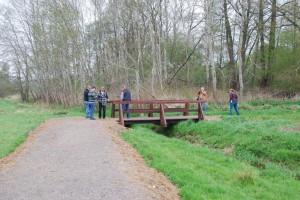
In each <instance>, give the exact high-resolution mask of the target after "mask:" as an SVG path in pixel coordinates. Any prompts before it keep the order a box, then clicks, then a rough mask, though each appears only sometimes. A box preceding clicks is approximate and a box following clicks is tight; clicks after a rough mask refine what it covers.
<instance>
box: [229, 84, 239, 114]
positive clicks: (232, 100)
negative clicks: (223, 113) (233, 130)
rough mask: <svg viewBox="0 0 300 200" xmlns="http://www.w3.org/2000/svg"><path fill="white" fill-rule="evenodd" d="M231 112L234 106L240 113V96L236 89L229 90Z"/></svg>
mask: <svg viewBox="0 0 300 200" xmlns="http://www.w3.org/2000/svg"><path fill="white" fill-rule="evenodd" d="M229 104H230V105H229V114H230V115H232V109H233V108H234V110H235V112H236V114H237V115H240V112H239V109H238V96H237V94H236V93H235V91H234V89H230V90H229Z"/></svg>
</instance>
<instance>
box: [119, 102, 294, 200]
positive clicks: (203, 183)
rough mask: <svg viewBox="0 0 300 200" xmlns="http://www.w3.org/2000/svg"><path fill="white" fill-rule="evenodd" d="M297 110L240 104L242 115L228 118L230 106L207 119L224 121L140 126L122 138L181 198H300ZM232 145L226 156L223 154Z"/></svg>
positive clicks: (213, 108) (214, 109) (212, 112)
mask: <svg viewBox="0 0 300 200" xmlns="http://www.w3.org/2000/svg"><path fill="white" fill-rule="evenodd" d="M299 108H300V104H299V102H282V101H281V102H280V101H278V102H277V101H276V102H272V101H270V102H266V103H263V102H250V103H248V104H243V105H241V109H240V111H241V116H232V117H230V116H228V109H227V107H225V106H218V105H211V107H209V111H208V112H207V115H219V116H221V118H222V120H221V121H205V122H200V123H194V122H192V121H186V122H183V123H180V124H178V125H176V126H174V127H169V128H167V129H162V128H158V127H157V126H154V125H146V126H143V127H141V126H136V127H134V129H133V130H131V131H127V132H125V133H124V138H125V139H126V140H127V141H128V142H129V143H131V144H132V145H133V146H134V147H135V148H136V149H137V150H138V151H139V152H140V153H141V154H142V156H143V157H144V158H145V160H146V161H147V163H148V164H149V165H150V166H152V167H154V168H156V169H158V170H159V171H161V172H163V173H164V174H166V175H167V176H168V177H169V178H170V180H172V181H173V182H174V183H175V184H176V185H177V186H178V187H179V189H180V194H181V196H182V197H183V199H298V196H299V195H300V165H299V164H300V110H299ZM146 127H147V128H146ZM150 129H155V130H156V131H157V132H159V133H161V134H164V135H167V136H169V137H166V136H164V135H161V134H157V133H154V132H153V131H152V130H150ZM200 144H201V145H200ZM230 144H235V148H234V151H233V154H232V155H231V156H228V155H225V154H224V153H223V152H222V149H223V148H224V147H228V146H230Z"/></svg>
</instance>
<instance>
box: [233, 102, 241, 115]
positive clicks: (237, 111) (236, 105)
mask: <svg viewBox="0 0 300 200" xmlns="http://www.w3.org/2000/svg"><path fill="white" fill-rule="evenodd" d="M234 110H235V112H236V114H237V115H240V112H239V109H238V103H237V102H235V103H234Z"/></svg>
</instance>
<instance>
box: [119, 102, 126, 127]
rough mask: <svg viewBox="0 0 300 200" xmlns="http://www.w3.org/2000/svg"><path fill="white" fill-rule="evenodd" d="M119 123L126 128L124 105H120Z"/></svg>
mask: <svg viewBox="0 0 300 200" xmlns="http://www.w3.org/2000/svg"><path fill="white" fill-rule="evenodd" d="M119 122H120V124H121V125H122V126H124V125H125V124H124V116H123V109H122V104H119Z"/></svg>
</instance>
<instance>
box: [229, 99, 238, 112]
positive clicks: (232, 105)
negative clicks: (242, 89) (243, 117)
mask: <svg viewBox="0 0 300 200" xmlns="http://www.w3.org/2000/svg"><path fill="white" fill-rule="evenodd" d="M232 108H234V110H235V112H236V114H237V115H240V113H239V109H238V104H237V101H231V102H230V108H229V114H230V115H232Z"/></svg>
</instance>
